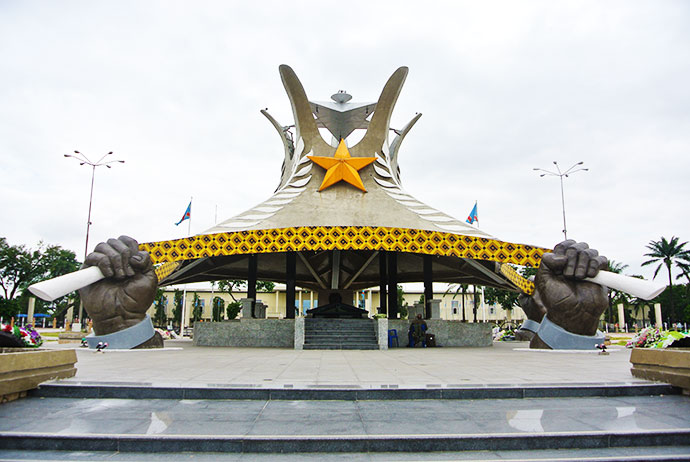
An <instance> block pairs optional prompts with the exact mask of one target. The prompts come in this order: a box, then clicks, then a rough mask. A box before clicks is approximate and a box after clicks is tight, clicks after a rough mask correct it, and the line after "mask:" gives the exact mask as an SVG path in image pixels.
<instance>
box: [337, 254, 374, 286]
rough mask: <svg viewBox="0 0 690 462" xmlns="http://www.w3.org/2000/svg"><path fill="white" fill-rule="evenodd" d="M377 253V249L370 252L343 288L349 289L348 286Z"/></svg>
mask: <svg viewBox="0 0 690 462" xmlns="http://www.w3.org/2000/svg"><path fill="white" fill-rule="evenodd" d="M378 254H379V251H378V250H376V251H374V253H372V254H371V255H370V256H369V258H367V260H366V261H365V262H364V264H363V265H362V266H361V267H360V268H359V269H358V270H357V272H356V273H355V274H353V275H352V277H351V278H350V280H349V281H347V283H346V284H345V285H344V286H343V289H349V288H350V286H351V285H352V283H353V282H355V281H356V280H357V278H358V277H359V275H360V274H362V272H363V271H364V270H365V269H367V267H368V266H369V264H370V263H371V262H372V261H373V260H374V258H376V257H377V256H378Z"/></svg>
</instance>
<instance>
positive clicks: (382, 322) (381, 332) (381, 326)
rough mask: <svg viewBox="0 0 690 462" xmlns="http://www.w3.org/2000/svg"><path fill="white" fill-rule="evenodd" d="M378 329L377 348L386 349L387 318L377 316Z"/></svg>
mask: <svg viewBox="0 0 690 462" xmlns="http://www.w3.org/2000/svg"><path fill="white" fill-rule="evenodd" d="M376 323H377V329H376V330H377V331H378V336H377V337H378V342H379V350H387V349H388V318H379V319H377V321H376Z"/></svg>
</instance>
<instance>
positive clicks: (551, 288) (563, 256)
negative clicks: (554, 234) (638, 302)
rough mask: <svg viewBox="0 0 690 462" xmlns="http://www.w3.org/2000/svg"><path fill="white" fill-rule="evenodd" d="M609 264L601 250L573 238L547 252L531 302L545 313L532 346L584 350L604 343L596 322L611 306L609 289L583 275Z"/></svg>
mask: <svg viewBox="0 0 690 462" xmlns="http://www.w3.org/2000/svg"><path fill="white" fill-rule="evenodd" d="M607 264H608V260H607V259H606V257H604V256H601V255H599V252H597V251H596V250H594V249H590V248H589V246H588V245H587V244H585V243H584V242H577V243H576V242H575V241H573V240H567V241H563V242H561V243H560V244H558V245H557V246H556V247H555V248H554V250H553V252H551V253H546V254H544V256H543V257H542V262H541V265H540V266H539V270H538V271H537V277H536V279H535V286H536V288H535V294H534V295H533V298H534V300H531V302H532V303H533V304H534V305H538V306H543V307H544V309H545V310H546V314H545V315H544V316H543V319H542V320H541V324H540V325H539V327H538V329H537V330H536V334H535V335H534V337H533V338H532V340H531V342H530V348H551V349H577V350H581V349H593V348H594V347H595V345H597V344H601V343H603V342H604V336H603V334H601V333H600V332H597V325H598V323H599V318H600V316H601V314H602V313H603V312H604V310H605V309H606V307H607V306H608V298H607V294H608V289H607V288H606V287H604V286H601V285H599V284H595V283H592V282H587V281H584V278H586V277H590V278H591V277H594V276H596V274H597V273H598V272H599V270H601V269H604V268H606V266H607ZM528 316H529V314H528Z"/></svg>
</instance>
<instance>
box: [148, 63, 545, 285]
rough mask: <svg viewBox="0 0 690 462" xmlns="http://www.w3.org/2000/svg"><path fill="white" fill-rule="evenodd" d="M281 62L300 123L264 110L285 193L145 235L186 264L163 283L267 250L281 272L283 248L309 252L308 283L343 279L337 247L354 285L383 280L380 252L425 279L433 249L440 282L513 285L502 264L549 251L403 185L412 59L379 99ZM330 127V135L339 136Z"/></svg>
mask: <svg viewBox="0 0 690 462" xmlns="http://www.w3.org/2000/svg"><path fill="white" fill-rule="evenodd" d="M279 70H280V76H281V79H282V81H283V85H284V87H285V90H286V92H287V94H288V97H289V99H290V103H291V105H292V110H293V115H294V125H290V126H283V125H281V124H279V123H278V122H277V121H276V120H275V119H274V118H273V117H272V116H271V115H270V114H269V113H268V112H267V111H265V110H264V111H261V112H262V113H263V114H264V115H265V116H266V117H267V118H268V120H269V121H270V122H271V124H272V125H273V126H274V128H275V129H276V130H277V132H278V134H279V136H280V138H281V141H282V143H283V148H284V154H285V157H284V161H283V166H282V171H281V177H280V181H279V184H278V187H277V189H276V191H275V193H274V194H273V195H272V196H271V197H270V198H268V199H267V200H265V201H263V202H261V203H260V204H258V205H256V206H254V207H252V208H250V209H248V210H246V211H245V212H243V213H241V214H239V215H237V216H234V217H232V218H229V219H227V220H224V221H222V222H220V223H218V224H217V225H215V226H214V227H212V228H210V229H208V230H206V231H204V232H203V233H201V234H199V235H197V236H193V237H190V238H186V239H181V240H177V241H163V242H158V243H150V244H145V248H147V250H149V252H150V253H151V254H152V258H153V259H154V261H155V262H158V263H161V262H170V261H181V262H183V264H182V265H181V266H180V268H177V269H176V270H175V271H174V272H173V273H172V274H171V275H170V276H168V278H167V279H166V280H165V281H164V282H167V283H177V282H184V281H196V280H213V279H227V278H242V277H243V276H245V277H246V267H247V265H246V261H243V259H246V256H247V255H250V254H260V255H261V258H260V259H259V271H258V273H259V277H261V278H263V279H273V280H278V281H280V280H283V276H284V268H285V265H284V264H283V263H282V261H283V260H281V259H284V256H283V255H282V254H284V253H285V252H298V254H299V256H300V260H301V261H300V263H299V265H298V266H299V267H298V270H297V271H298V284H299V285H301V286H304V287H320V288H324V287H325V285H327V284H326V282H328V281H329V280H330V281H331V283H332V284H331V285H334V284H335V283H333V280H334V279H335V280H338V279H340V278H338V277H334V274H327V273H329V271H330V272H331V273H332V272H333V271H336V270H334V269H333V268H334V266H333V265H332V261H333V255H330V254H329V253H328V252H332V251H338V252H340V251H343V252H346V254H343V255H338V261H339V263H340V262H341V258H342V259H343V261H342V262H343V263H344V265H342V266H344V268H345V269H343V270H341V271H344V272H345V273H344V274H343V278H342V281H348V283H349V285H348V287H343V285H344V284H340V286H338V287H339V288H346V289H348V288H351V289H355V288H364V287H370V286H372V285H376V284H377V282H378V277H379V276H378V269H377V268H376V264H375V263H373V264H372V262H373V260H374V258H373V257H372V255H374V253H376V252H378V251H396V252H399V253H400V254H401V256H402V257H403V258H402V259H401V260H400V263H399V265H398V272H399V277H398V280H399V282H408V281H420V280H422V279H421V266H420V264H419V258H420V257H421V256H423V255H436V256H437V260H436V263H435V265H436V267H435V269H434V280H435V281H448V282H467V283H480V284H486V285H493V286H499V287H512V285H511V284H510V283H509V282H508V281H507V280H506V279H505V277H504V276H502V275H501V274H500V273H497V272H496V271H495V269H496V268H495V264H494V263H493V262H501V263H508V262H512V263H516V264H520V265H527V266H533V265H536V264H537V263H538V261H539V259H540V257H541V254H542V253H543V251H544V249H539V248H536V247H532V246H526V245H521V244H513V243H510V242H504V241H500V240H498V239H495V238H494V237H493V236H490V235H489V234H487V233H485V232H483V231H481V230H479V229H478V228H475V227H473V226H471V225H469V224H467V223H466V222H465V221H463V220H458V219H456V218H454V217H452V216H450V215H447V214H445V213H443V212H442V211H440V210H437V209H435V208H433V207H431V206H429V205H427V204H424V203H422V202H420V201H418V200H417V199H416V198H415V197H414V196H413V195H412V194H410V193H409V192H408V191H406V190H405V189H404V188H403V186H402V182H401V179H400V169H399V167H398V151H399V149H400V146H401V143H402V141H403V140H404V138H405V136H406V135H407V134H408V132H409V131H410V129H411V128H412V127H413V126H414V124H415V123H416V122H417V120H419V118H420V117H421V114H417V115H416V116H415V117H414V118H413V119H412V120H411V121H410V122H409V123H408V124H407V125H406V126H405V127H404V128H402V129H400V130H393V129H391V128H390V119H391V114H392V111H393V108H394V107H395V103H396V101H397V99H398V95H399V94H400V91H401V89H402V86H403V84H404V82H405V79H406V77H407V74H408V69H407V68H406V67H401V68H399V69H397V70H396V71H395V72H394V73H393V75H392V76H391V77H390V78H389V79H388V81H387V82H386V84H385V86H384V89H383V91H382V92H381V95H380V97H379V98H378V101H377V102H376V103H371V102H367V103H357V102H351V101H350V100H351V97H350V95H348V94H347V93H345V92H343V91H340V92H338V93H336V94H334V95H333V96H332V100H333V101H331V102H315V101H309V100H308V98H307V95H306V92H305V91H304V88H303V87H302V84H301V83H300V81H299V79H298V78H297V75H296V74H295V72H294V71H293V70H292V69H291V68H290V67H289V66H286V65H282V66H280V68H279ZM320 128H321V129H325V130H327V132H329V133H330V135H331V136H332V141H331V142H327V141H326V140H325V139H324V137H323V136H322V132H320V131H319V129H320ZM325 130H324V131H325ZM356 130H366V131H365V133H364V136H363V137H362V138H361V140H360V141H359V142H356V143H354V144H353V145H352V146H348V145H347V140H348V137H350V136H351V134H352V133H354V132H355V131H356ZM391 133H392V134H393V135H392V136H389V135H391ZM348 261H349V263H350V265H349V266H348V264H347V263H348ZM339 266H340V265H339ZM319 268H322V270H321V271H319ZM329 268H330V269H329ZM335 285H337V284H335ZM334 288H337V287H334Z"/></svg>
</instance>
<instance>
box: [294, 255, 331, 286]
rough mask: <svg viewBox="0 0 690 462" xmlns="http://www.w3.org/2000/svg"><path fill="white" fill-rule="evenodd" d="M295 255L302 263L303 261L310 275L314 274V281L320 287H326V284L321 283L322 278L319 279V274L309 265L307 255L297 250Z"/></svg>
mask: <svg viewBox="0 0 690 462" xmlns="http://www.w3.org/2000/svg"><path fill="white" fill-rule="evenodd" d="M297 256H298V257H299V258H300V260H302V263H304V266H306V267H307V270H309V272H310V273H311V275H312V276H314V280H315V281H316V283H317V284H318V285H319V287H321V288H322V289H325V288H326V284H324V283H323V280H322V279H321V276H319V275H318V274H317V273H316V271H315V270H314V267H313V266H311V264H310V263H309V260H307V257H305V256H304V255H303V254H302V252H297Z"/></svg>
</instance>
